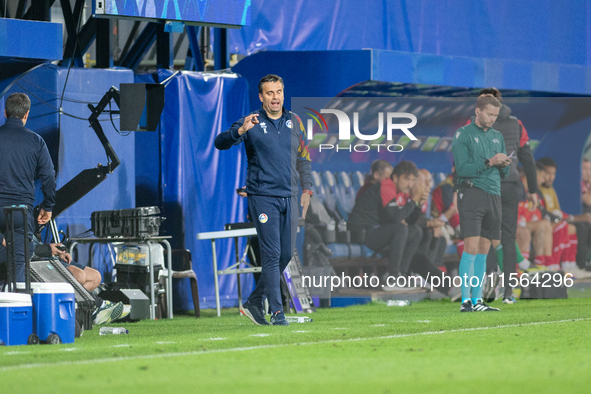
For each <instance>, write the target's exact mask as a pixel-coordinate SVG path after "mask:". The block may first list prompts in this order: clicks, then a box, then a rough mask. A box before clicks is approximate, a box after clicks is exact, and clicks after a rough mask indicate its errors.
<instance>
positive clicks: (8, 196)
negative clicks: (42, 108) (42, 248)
mask: <svg viewBox="0 0 591 394" xmlns="http://www.w3.org/2000/svg"><path fill="white" fill-rule="evenodd" d="M4 108H5V110H4V114H5V115H6V123H4V125H3V126H1V127H0V263H4V262H5V261H6V257H7V256H6V255H7V251H6V240H5V239H4V237H5V234H6V230H7V228H6V218H5V217H4V207H6V206H12V205H26V206H27V207H28V211H29V212H28V221H29V223H24V222H23V220H22V216H21V215H20V213H15V214H14V215H13V219H14V232H15V234H14V246H15V260H16V280H17V282H24V280H25V244H24V241H25V240H24V231H25V226H28V229H29V238H31V237H32V236H33V229H34V226H33V224H34V221H35V220H36V221H37V223H39V224H45V223H47V222H48V221H49V220H50V219H51V211H52V208H53V206H54V205H55V171H54V169H53V162H52V161H51V157H50V156H49V151H48V150H47V146H46V145H45V141H43V138H41V137H40V136H39V135H38V134H35V133H34V132H32V131H31V130H29V129H27V128H25V124H26V123H27V119H28V118H29V111H30V109H31V100H30V99H29V97H28V96H27V95H26V94H24V93H13V94H11V95H10V96H8V98H7V99H6V103H5V105H4ZM36 179H40V180H41V190H42V192H43V202H42V203H41V210H40V213H39V215H38V217H37V218H34V217H33V205H34V204H35V180H36Z"/></svg>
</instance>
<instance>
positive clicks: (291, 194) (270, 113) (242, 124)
mask: <svg viewBox="0 0 591 394" xmlns="http://www.w3.org/2000/svg"><path fill="white" fill-rule="evenodd" d="M283 89H284V84H283V79H281V77H279V76H277V75H267V76H265V77H263V78H262V79H261V81H260V82H259V99H260V100H261V103H262V106H261V108H260V109H258V110H256V111H254V112H252V113H251V114H250V115H248V116H245V117H243V118H241V119H240V120H238V121H236V122H234V124H232V126H231V127H230V128H229V129H228V130H226V131H225V132H223V133H220V134H219V135H218V136H217V137H216V139H215V146H216V148H217V149H220V150H224V149H229V148H231V147H232V146H234V145H239V144H240V143H242V142H244V145H245V148H246V155H247V157H248V170H247V175H246V193H247V194H248V207H249V211H250V216H251V217H252V219H253V220H254V222H255V226H256V230H257V234H258V237H259V243H260V249H261V260H262V275H261V276H262V280H259V281H258V283H257V285H256V287H255V289H254V290H253V292H252V293H251V295H250V297H248V300H247V301H246V302H245V303H244V304H243V305H241V306H240V312H241V313H242V314H244V315H245V316H247V317H248V318H249V319H250V320H252V322H253V323H254V324H257V325H268V324H269V323H268V322H267V320H266V319H265V314H264V310H263V301H264V297H265V296H266V297H267V299H268V301H269V305H270V308H271V319H270V320H271V324H273V325H282V326H287V325H289V323H288V322H287V320H286V319H285V315H284V314H283V305H282V302H281V291H280V278H281V274H282V273H283V270H284V269H285V267H287V264H289V261H290V260H291V257H292V256H293V251H294V248H295V237H296V233H297V222H298V216H299V215H298V213H299V209H298V205H297V195H298V183H299V184H301V186H302V190H303V193H302V196H301V206H302V216H303V217H304V218H305V217H306V211H307V210H308V205H309V204H310V197H311V196H312V191H311V188H312V171H311V162H310V154H309V152H308V144H307V139H306V131H305V129H304V126H303V123H302V121H301V120H300V118H299V117H298V116H297V115H295V114H294V113H292V112H290V111H287V110H286V109H285V108H284V107H283Z"/></svg>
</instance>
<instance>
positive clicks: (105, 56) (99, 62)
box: [95, 18, 113, 68]
mask: <svg viewBox="0 0 591 394" xmlns="http://www.w3.org/2000/svg"><path fill="white" fill-rule="evenodd" d="M95 23H96V68H112V67H113V56H112V54H111V19H108V18H97V20H96V22H95Z"/></svg>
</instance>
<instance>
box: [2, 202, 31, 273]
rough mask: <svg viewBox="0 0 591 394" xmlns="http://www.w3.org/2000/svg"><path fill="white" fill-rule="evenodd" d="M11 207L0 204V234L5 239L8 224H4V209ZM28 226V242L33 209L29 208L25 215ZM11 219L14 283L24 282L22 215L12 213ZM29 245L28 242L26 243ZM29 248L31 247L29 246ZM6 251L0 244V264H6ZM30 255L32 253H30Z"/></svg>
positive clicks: (23, 225) (6, 204) (23, 227)
mask: <svg viewBox="0 0 591 394" xmlns="http://www.w3.org/2000/svg"><path fill="white" fill-rule="evenodd" d="M8 205H12V204H8V203H4V204H3V203H2V202H0V232H1V233H2V234H3V235H4V237H6V235H7V233H8V223H6V217H5V215H4V207H5V206H8ZM27 217H28V221H29V223H28V226H29V241H30V240H31V239H32V236H33V228H34V226H33V223H34V222H33V220H34V218H33V208H32V207H29V212H28V213H27ZM12 218H13V220H14V254H15V256H14V257H15V260H16V281H17V282H24V281H25V223H24V221H23V215H22V214H21V213H20V212H13V214H12ZM27 244H29V242H27ZM30 246H31V245H30ZM7 254H8V251H7V249H6V247H4V246H2V245H1V244H0V264H7V260H8V256H7ZM30 255H32V252H30Z"/></svg>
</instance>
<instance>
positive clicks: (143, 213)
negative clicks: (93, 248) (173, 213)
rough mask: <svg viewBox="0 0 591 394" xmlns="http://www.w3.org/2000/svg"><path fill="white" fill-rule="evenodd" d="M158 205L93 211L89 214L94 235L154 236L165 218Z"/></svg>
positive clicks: (102, 236) (101, 236)
mask: <svg viewBox="0 0 591 394" xmlns="http://www.w3.org/2000/svg"><path fill="white" fill-rule="evenodd" d="M158 215H160V208H158V207H141V208H131V209H115V210H112V211H95V212H93V213H92V214H91V215H90V221H91V226H92V227H91V228H92V232H93V233H94V235H95V237H98V238H104V237H155V236H158V233H159V232H160V224H161V223H162V221H164V219H165V218H163V217H161V216H158Z"/></svg>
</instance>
